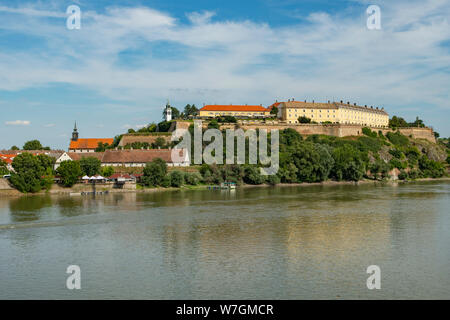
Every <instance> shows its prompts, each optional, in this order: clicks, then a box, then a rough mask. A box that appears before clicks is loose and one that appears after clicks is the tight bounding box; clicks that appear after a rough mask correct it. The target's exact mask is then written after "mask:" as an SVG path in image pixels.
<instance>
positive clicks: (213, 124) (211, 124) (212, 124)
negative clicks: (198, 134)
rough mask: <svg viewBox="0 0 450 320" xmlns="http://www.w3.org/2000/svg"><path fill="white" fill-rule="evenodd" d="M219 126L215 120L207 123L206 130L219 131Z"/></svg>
mask: <svg viewBox="0 0 450 320" xmlns="http://www.w3.org/2000/svg"><path fill="white" fill-rule="evenodd" d="M219 127H220V125H219V122H217V119H213V120H211V121H210V122H209V123H208V129H219Z"/></svg>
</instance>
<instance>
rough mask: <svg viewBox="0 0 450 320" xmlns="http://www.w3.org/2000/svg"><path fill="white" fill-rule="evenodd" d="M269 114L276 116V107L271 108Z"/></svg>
mask: <svg viewBox="0 0 450 320" xmlns="http://www.w3.org/2000/svg"><path fill="white" fill-rule="evenodd" d="M270 114H273V115H277V114H278V108H277V107H275V106H274V107H272V110H270Z"/></svg>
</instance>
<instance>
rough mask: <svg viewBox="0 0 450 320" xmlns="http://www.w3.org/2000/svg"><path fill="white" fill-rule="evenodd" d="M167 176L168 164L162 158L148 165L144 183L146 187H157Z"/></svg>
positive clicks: (143, 177)
mask: <svg viewBox="0 0 450 320" xmlns="http://www.w3.org/2000/svg"><path fill="white" fill-rule="evenodd" d="M166 174H167V163H166V162H165V161H164V160H163V159H161V158H156V159H154V160H153V161H152V162H149V163H147V164H146V166H145V168H144V175H143V176H142V182H143V184H144V185H146V186H149V187H156V186H158V185H160V184H161V182H162V180H163V178H164V176H165V175H166Z"/></svg>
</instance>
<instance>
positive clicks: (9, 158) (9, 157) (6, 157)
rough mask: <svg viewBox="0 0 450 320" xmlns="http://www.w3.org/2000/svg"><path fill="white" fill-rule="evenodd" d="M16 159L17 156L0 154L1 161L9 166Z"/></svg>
mask: <svg viewBox="0 0 450 320" xmlns="http://www.w3.org/2000/svg"><path fill="white" fill-rule="evenodd" d="M15 157H16V155H15V154H0V160H3V161H4V162H6V163H8V164H11V163H12V162H13V160H14V158H15Z"/></svg>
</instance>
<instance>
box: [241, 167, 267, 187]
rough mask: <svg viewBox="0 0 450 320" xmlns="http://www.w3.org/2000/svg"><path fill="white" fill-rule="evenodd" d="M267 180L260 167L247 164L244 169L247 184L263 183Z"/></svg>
mask: <svg viewBox="0 0 450 320" xmlns="http://www.w3.org/2000/svg"><path fill="white" fill-rule="evenodd" d="M265 180H266V178H265V176H263V175H261V172H260V170H259V168H258V167H255V166H250V165H249V166H246V167H245V169H244V182H245V183H247V184H262V183H264V182H265Z"/></svg>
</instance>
